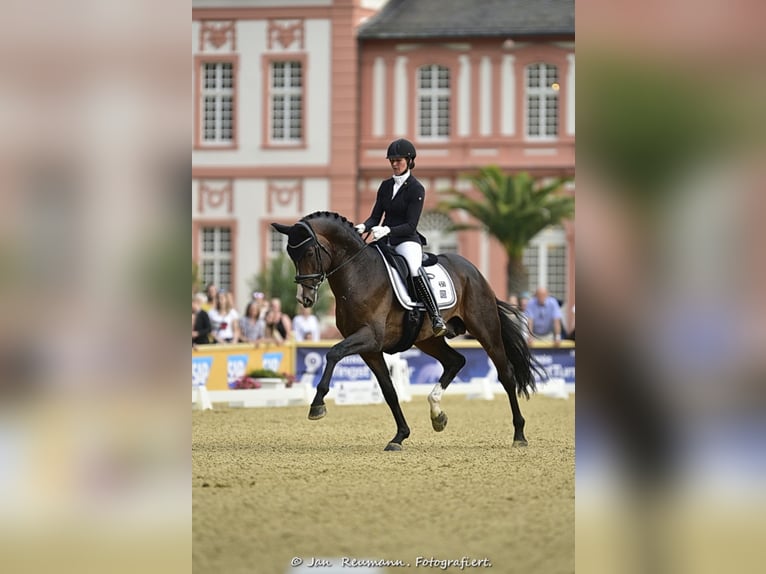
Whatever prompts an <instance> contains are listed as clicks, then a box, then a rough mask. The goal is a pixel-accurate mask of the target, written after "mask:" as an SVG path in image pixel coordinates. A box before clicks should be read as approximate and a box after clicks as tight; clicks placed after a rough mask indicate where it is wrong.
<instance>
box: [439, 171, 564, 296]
mask: <svg viewBox="0 0 766 574" xmlns="http://www.w3.org/2000/svg"><path fill="white" fill-rule="evenodd" d="M462 179H466V180H468V181H470V182H471V183H472V184H473V187H474V188H475V189H476V190H478V191H479V193H480V194H481V196H482V198H483V199H473V198H472V197H470V196H469V195H468V194H467V193H464V192H461V191H458V190H456V189H448V190H446V191H444V192H442V193H444V194H446V195H447V196H448V198H447V199H444V200H442V201H441V202H440V203H439V205H438V207H437V210H438V211H439V212H441V213H444V214H449V213H450V212H451V211H453V210H456V209H461V210H463V211H465V212H467V213H468V214H470V215H472V216H473V217H474V219H476V220H478V222H479V223H473V224H472V223H456V224H453V225H452V226H451V227H450V231H462V230H465V229H483V230H485V231H486V232H487V233H489V234H490V235H493V236H494V237H496V238H497V240H498V241H499V242H500V244H501V245H502V246H503V248H504V249H505V252H506V253H507V254H508V267H507V281H508V283H507V285H508V291H509V293H521V292H522V291H526V289H527V286H528V283H527V271H526V268H525V267H524V261H523V256H524V249H525V248H526V246H527V244H528V243H529V241H530V240H531V239H532V238H533V237H534V236H535V235H537V234H538V233H540V232H541V231H542V230H543V229H545V228H546V227H548V226H550V225H557V224H559V223H561V222H562V221H563V220H565V219H571V218H572V217H574V197H572V196H569V195H560V194H556V193H555V192H556V191H558V190H559V189H560V188H561V187H562V185H563V184H564V183H566V182H567V181H570V178H556V179H555V180H553V181H551V182H548V183H546V184H541V182H540V181H538V180H535V179H534V178H533V177H532V176H530V175H529V174H528V173H525V172H522V173H517V174H512V175H507V174H505V173H503V171H502V170H501V169H500V168H499V167H497V166H486V167H482V168H481V169H480V170H479V172H478V173H477V174H472V175H465V176H462Z"/></svg>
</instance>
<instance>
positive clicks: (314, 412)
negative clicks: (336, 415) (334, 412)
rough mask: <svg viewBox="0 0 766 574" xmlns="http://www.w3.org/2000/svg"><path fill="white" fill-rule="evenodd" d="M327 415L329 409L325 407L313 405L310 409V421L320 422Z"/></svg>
mask: <svg viewBox="0 0 766 574" xmlns="http://www.w3.org/2000/svg"><path fill="white" fill-rule="evenodd" d="M326 414H327V408H326V407H325V406H324V405H311V408H310V409H309V420H310V421H318V420H319V419H321V418H322V417H323V416H325V415H326Z"/></svg>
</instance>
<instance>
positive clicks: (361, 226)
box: [354, 223, 367, 235]
mask: <svg viewBox="0 0 766 574" xmlns="http://www.w3.org/2000/svg"><path fill="white" fill-rule="evenodd" d="M354 229H356V232H357V233H358V234H359V235H361V234H362V233H364V232H365V231H366V230H367V228H366V227H365V225H364V223H357V224H356V225H354Z"/></svg>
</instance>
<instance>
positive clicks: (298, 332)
mask: <svg viewBox="0 0 766 574" xmlns="http://www.w3.org/2000/svg"><path fill="white" fill-rule="evenodd" d="M293 333H294V334H295V340H296V341H318V340H319V319H317V316H316V315H314V313H312V312H311V308H309V307H301V310H300V312H299V313H298V314H297V315H296V316H295V318H294V319H293Z"/></svg>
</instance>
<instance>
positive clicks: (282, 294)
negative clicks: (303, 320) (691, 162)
mask: <svg viewBox="0 0 766 574" xmlns="http://www.w3.org/2000/svg"><path fill="white" fill-rule="evenodd" d="M248 286H249V287H250V290H251V291H262V292H263V293H265V294H266V297H268V298H272V297H277V298H279V300H280V301H281V302H282V311H283V312H284V313H286V314H287V315H289V316H290V317H294V316H295V315H296V314H297V313H298V301H297V300H296V298H295V297H296V294H297V292H298V286H297V285H296V284H295V265H294V264H293V262H292V260H291V259H290V257H288V256H287V254H286V253H281V254H280V255H279V256H277V257H275V258H274V259H272V260H271V261H270V262H269V263H268V264H267V265H266V266H265V267H264V268H263V269H261V271H260V273H258V274H257V275H255V276H254V277H253V278H252V279H251V280H250V281H248ZM331 297H332V293H331V292H330V289H329V287H328V285H327V282H325V283H323V284H322V286H321V287H320V288H319V296H318V298H317V302H316V305H315V307H314V312H315V313H316V314H318V315H319V314H322V313H324V312H326V311H327V310H328V309H329V308H330V302H331Z"/></svg>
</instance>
